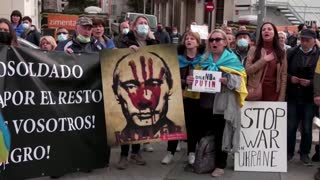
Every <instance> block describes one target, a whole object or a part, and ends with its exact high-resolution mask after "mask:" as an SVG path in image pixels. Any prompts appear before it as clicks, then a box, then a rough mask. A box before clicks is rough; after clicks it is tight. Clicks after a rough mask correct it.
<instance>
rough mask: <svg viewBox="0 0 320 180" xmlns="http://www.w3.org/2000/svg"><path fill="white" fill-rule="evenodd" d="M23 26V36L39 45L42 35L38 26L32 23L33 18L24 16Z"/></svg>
mask: <svg viewBox="0 0 320 180" xmlns="http://www.w3.org/2000/svg"><path fill="white" fill-rule="evenodd" d="M22 27H23V33H22V34H21V38H23V39H25V40H27V41H29V42H31V43H33V44H35V45H37V46H39V45H40V37H41V35H40V32H39V31H38V30H37V28H36V26H34V25H32V19H31V18H30V17H29V16H25V17H23V18H22Z"/></svg>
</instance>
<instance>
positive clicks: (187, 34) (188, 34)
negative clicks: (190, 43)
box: [181, 31, 201, 45]
mask: <svg viewBox="0 0 320 180" xmlns="http://www.w3.org/2000/svg"><path fill="white" fill-rule="evenodd" d="M187 36H192V37H194V38H195V39H196V40H197V42H198V44H199V45H200V44H201V39H200V34H199V33H198V32H192V31H188V32H186V33H185V34H184V35H183V38H182V41H181V44H182V45H185V41H186V37H187Z"/></svg>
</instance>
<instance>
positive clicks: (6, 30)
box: [0, 18, 18, 46]
mask: <svg viewBox="0 0 320 180" xmlns="http://www.w3.org/2000/svg"><path fill="white" fill-rule="evenodd" d="M0 44H5V45H8V46H10V45H11V46H18V41H17V36H16V32H15V31H14V29H13V27H12V26H11V25H10V22H9V20H7V19H5V18H0Z"/></svg>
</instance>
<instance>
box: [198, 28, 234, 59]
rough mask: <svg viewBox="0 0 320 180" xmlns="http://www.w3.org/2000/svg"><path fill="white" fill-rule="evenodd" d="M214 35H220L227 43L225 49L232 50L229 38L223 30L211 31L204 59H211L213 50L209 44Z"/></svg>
mask: <svg viewBox="0 0 320 180" xmlns="http://www.w3.org/2000/svg"><path fill="white" fill-rule="evenodd" d="M214 33H220V34H221V35H222V37H223V39H224V41H226V42H227V46H225V49H230V44H229V42H228V37H227V34H226V33H225V32H224V31H223V30H221V29H214V30H212V31H211V33H210V34H209V35H208V39H207V40H206V53H205V56H204V59H203V60H205V59H207V58H208V57H209V54H210V52H211V49H210V44H209V38H210V37H211V36H212V34H214Z"/></svg>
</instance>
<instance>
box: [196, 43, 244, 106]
mask: <svg viewBox="0 0 320 180" xmlns="http://www.w3.org/2000/svg"><path fill="white" fill-rule="evenodd" d="M199 65H200V66H201V68H202V69H206V70H208V71H223V72H226V73H232V74H236V75H239V76H240V77H241V85H240V88H239V89H236V92H237V93H238V101H239V105H240V107H242V106H243V105H244V101H245V99H246V97H247V95H248V91H247V88H246V82H247V74H246V71H245V69H244V67H243V65H242V64H241V62H240V61H239V59H238V57H237V56H236V55H235V54H234V53H233V52H232V51H230V50H228V49H225V50H224V51H223V53H222V55H221V56H220V58H219V59H218V61H217V62H215V61H214V59H213V56H212V53H209V56H208V58H207V59H205V60H203V61H200V63H199Z"/></svg>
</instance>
